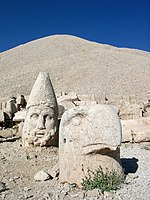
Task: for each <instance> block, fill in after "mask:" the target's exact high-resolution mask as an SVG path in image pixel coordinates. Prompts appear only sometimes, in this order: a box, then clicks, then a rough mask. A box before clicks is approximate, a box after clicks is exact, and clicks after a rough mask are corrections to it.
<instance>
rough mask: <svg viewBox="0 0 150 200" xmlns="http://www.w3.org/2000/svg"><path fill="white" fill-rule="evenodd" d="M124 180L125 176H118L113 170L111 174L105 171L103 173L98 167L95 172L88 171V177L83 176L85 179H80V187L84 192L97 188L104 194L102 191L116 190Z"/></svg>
mask: <svg viewBox="0 0 150 200" xmlns="http://www.w3.org/2000/svg"><path fill="white" fill-rule="evenodd" d="M124 180H125V175H124V174H123V173H122V174H121V175H118V173H117V172H116V171H114V170H113V171H111V172H109V171H108V170H106V172H105V173H104V172H103V170H102V168H101V167H99V168H98V169H97V170H95V172H93V171H90V170H88V175H87V176H85V179H82V182H81V185H82V186H83V189H84V190H93V189H95V188H98V189H100V190H101V192H102V193H104V191H107V192H110V191H112V190H117V189H118V188H119V187H120V184H121V183H123V182H124Z"/></svg>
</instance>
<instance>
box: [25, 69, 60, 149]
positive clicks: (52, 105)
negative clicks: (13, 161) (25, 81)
mask: <svg viewBox="0 0 150 200" xmlns="http://www.w3.org/2000/svg"><path fill="white" fill-rule="evenodd" d="M26 109H27V114H26V118H25V122H24V127H23V132H22V143H23V146H29V145H34V146H49V145H53V144H54V141H55V140H56V137H57V125H58V119H57V118H58V106H57V101H56V97H55V93H54V90H53V87H52V84H51V81H50V78H49V75H48V73H45V72H40V73H39V76H38V78H37V80H36V81H35V83H34V86H33V88H32V91H31V94H30V96H29V100H28V102H27V107H26Z"/></svg>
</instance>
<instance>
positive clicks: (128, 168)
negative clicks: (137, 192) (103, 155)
mask: <svg viewBox="0 0 150 200" xmlns="http://www.w3.org/2000/svg"><path fill="white" fill-rule="evenodd" d="M138 161H139V160H138V159H137V158H134V157H133V158H122V159H121V162H122V167H123V169H124V173H125V175H128V173H135V172H136V171H137V169H138V164H137V162H138Z"/></svg>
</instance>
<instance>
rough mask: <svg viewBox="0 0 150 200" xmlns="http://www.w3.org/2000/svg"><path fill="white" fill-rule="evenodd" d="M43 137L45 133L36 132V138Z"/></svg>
mask: <svg viewBox="0 0 150 200" xmlns="http://www.w3.org/2000/svg"><path fill="white" fill-rule="evenodd" d="M43 135H45V131H36V136H38V137H42V136H43Z"/></svg>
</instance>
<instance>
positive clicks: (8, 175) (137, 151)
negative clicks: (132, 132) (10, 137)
mask: <svg viewBox="0 0 150 200" xmlns="http://www.w3.org/2000/svg"><path fill="white" fill-rule="evenodd" d="M149 158H150V143H141V144H131V143H126V144H122V145H121V159H122V163H123V166H124V168H125V173H126V174H127V177H126V180H125V183H124V184H123V185H122V186H121V188H120V189H119V190H118V191H115V192H111V193H108V192H105V193H104V195H102V194H101V192H100V191H99V190H93V191H88V192H86V191H83V190H81V189H79V188H78V187H76V185H75V184H72V185H69V184H67V183H65V184H60V183H59V176H58V177H57V175H58V174H57V169H58V148H56V147H50V148H35V149H23V148H22V147H21V141H20V140H16V141H14V142H1V143H0V191H1V192H0V199H6V200H25V199H31V200H37V199H38V200H46V199H51V200H55V199H56V200H57V199H62V200H63V199H66V200H71V199H79V200H80V199H86V200H94V199H114V200H117V199H119V200H120V199H122V200H126V199H127V200H128V199H132V200H134V199H136V200H142V199H143V200H148V199H149V198H150V176H149V175H150V167H149V166H150V159H149ZM41 170H43V171H45V172H47V173H48V174H50V175H51V176H52V177H51V176H50V177H49V179H48V180H46V181H36V180H35V179H34V178H35V177H34V176H35V174H36V173H37V172H39V171H41ZM64 170H65V169H64ZM2 183H5V185H3V184H2ZM5 186H6V190H4V191H3V188H4V187H5Z"/></svg>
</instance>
